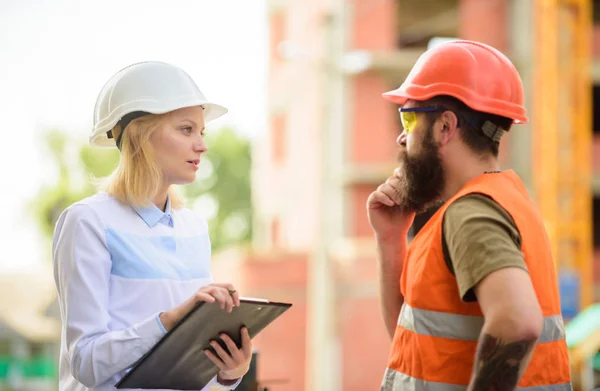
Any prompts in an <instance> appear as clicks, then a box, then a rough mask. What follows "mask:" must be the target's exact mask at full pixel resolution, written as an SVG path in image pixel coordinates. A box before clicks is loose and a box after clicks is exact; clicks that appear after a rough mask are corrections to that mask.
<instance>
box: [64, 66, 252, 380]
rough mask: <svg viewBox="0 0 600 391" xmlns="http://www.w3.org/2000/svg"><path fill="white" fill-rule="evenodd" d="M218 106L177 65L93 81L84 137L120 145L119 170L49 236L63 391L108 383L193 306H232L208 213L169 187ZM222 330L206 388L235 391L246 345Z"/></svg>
mask: <svg viewBox="0 0 600 391" xmlns="http://www.w3.org/2000/svg"><path fill="white" fill-rule="evenodd" d="M226 112H227V109H225V108H224V107H222V106H219V105H216V104H213V103H210V102H208V101H207V100H206V98H205V97H204V95H203V94H202V92H201V91H200V90H199V89H198V87H197V86H196V84H195V83H194V81H193V80H192V79H191V78H190V77H189V76H188V75H187V74H186V73H185V72H184V71H183V70H181V69H179V68H177V67H174V66H172V65H169V64H165V63H160V62H144V63H138V64H134V65H131V66H129V67H127V68H125V69H123V70H121V71H120V72H118V73H117V74H116V75H114V76H113V77H112V78H111V79H110V80H109V81H108V83H107V84H106V85H105V87H104V88H103V89H102V91H101V93H100V95H99V97H98V100H97V102H96V107H95V109H94V130H93V133H92V136H91V137H90V143H91V144H92V145H94V146H99V147H115V146H116V147H117V148H119V150H120V151H121V159H120V163H119V166H118V167H117V169H116V170H115V172H114V173H113V175H112V176H111V177H110V178H109V179H108V181H107V183H106V186H105V189H104V190H105V191H103V192H99V193H98V194H96V195H94V196H92V197H89V198H87V199H84V200H82V201H80V202H77V203H75V204H74V205H71V206H70V207H69V208H67V209H66V210H65V211H64V212H63V213H62V215H61V216H60V218H59V220H58V222H57V224H56V229H55V232H54V241H53V265H54V278H55V281H56V286H57V290H58V296H59V302H60V309H61V317H62V323H63V328H62V340H61V350H60V380H59V383H60V384H59V389H60V390H61V391H83V390H103V391H104V390H114V389H115V388H114V385H115V383H117V381H118V380H119V379H120V378H121V377H122V376H123V375H124V374H125V372H126V371H127V370H128V368H130V367H131V366H132V364H134V363H135V362H136V361H137V360H138V359H139V358H140V357H142V356H143V355H144V354H145V353H146V352H147V351H148V350H149V349H150V348H151V347H152V346H153V345H154V344H155V343H156V342H157V341H158V340H159V339H160V338H161V337H162V336H163V335H164V333H165V332H167V331H168V330H169V329H171V328H172V327H173V326H174V325H175V323H177V322H178V321H179V320H180V319H181V318H182V317H183V316H184V315H185V314H186V313H187V312H188V311H189V310H190V309H191V308H192V307H193V306H194V305H195V304H196V303H198V302H200V301H205V302H210V303H212V302H215V301H216V302H217V303H219V305H220V306H221V308H223V309H224V310H227V311H231V310H232V308H233V307H234V306H239V305H240V301H239V296H238V293H237V292H236V290H235V288H234V287H233V286H232V285H231V284H217V283H213V281H212V276H211V272H210V240H209V236H208V230H207V224H206V221H205V220H203V219H201V218H200V217H198V216H196V215H194V214H193V213H192V212H191V211H190V210H188V209H185V208H184V207H183V203H182V201H181V199H180V198H179V197H178V196H177V194H176V193H175V192H174V191H173V190H172V188H171V186H172V185H175V184H186V183H190V182H192V181H194V179H195V174H196V170H198V165H199V164H200V158H201V156H202V154H203V153H204V152H206V150H207V147H206V144H205V142H204V139H203V135H204V125H205V123H207V122H209V121H211V120H213V119H215V118H217V117H220V116H221V115H223V114H225V113H226ZM221 337H222V338H223V340H224V342H225V343H226V345H227V346H228V348H229V352H227V351H225V350H224V349H222V348H221V347H220V346H219V344H218V343H216V342H215V341H213V347H214V348H215V350H216V352H217V353H218V356H215V355H213V354H211V353H210V352H208V351H207V352H206V354H207V356H208V357H209V358H210V359H211V360H212V361H213V362H214V363H215V365H216V366H217V367H218V368H219V369H220V371H219V373H218V375H217V376H215V378H214V379H213V380H212V381H211V383H210V384H209V386H210V387H211V388H214V387H217V388H218V387H221V388H227V389H230V388H235V387H236V386H237V384H239V382H240V379H241V377H242V376H243V375H244V374H245V373H246V372H247V371H248V368H249V365H250V360H251V355H252V344H251V342H250V337H249V335H248V332H247V330H245V329H243V330H242V347H241V348H240V349H238V348H237V347H236V345H235V343H234V342H233V341H232V340H231V339H230V338H229V337H228V336H226V335H224V336H221ZM165 365H169V364H168V363H166V364H165ZM209 386H207V387H206V388H205V389H206V390H208V387H209Z"/></svg>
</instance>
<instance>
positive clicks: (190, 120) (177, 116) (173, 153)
mask: <svg viewBox="0 0 600 391" xmlns="http://www.w3.org/2000/svg"><path fill="white" fill-rule="evenodd" d="M203 135H204V113H203V109H202V107H200V106H195V107H186V108H183V109H179V110H175V111H172V112H170V113H169V114H168V115H167V116H166V118H165V120H164V121H163V123H162V124H161V125H160V126H159V127H158V128H157V129H156V130H155V131H154V132H153V133H152V135H151V136H150V143H151V144H152V148H153V150H154V153H155V156H156V160H157V162H158V164H159V165H160V167H161V168H162V171H163V178H164V181H165V185H182V184H187V183H191V182H193V181H194V180H195V179H196V171H197V170H198V165H199V164H200V156H201V155H202V154H203V153H204V152H206V151H207V149H208V148H207V147H206V143H205V142H204V137H203Z"/></svg>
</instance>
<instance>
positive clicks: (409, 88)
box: [383, 40, 528, 124]
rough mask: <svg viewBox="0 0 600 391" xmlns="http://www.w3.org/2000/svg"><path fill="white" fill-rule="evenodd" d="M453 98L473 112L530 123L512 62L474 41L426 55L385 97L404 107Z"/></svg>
mask: <svg viewBox="0 0 600 391" xmlns="http://www.w3.org/2000/svg"><path fill="white" fill-rule="evenodd" d="M438 95H450V96H453V97H454V98H456V99H459V100H461V101H462V102H463V103H464V104H466V105H467V106H469V107H470V108H472V109H473V110H477V111H481V112H484V113H490V114H496V115H500V116H502V117H507V118H511V119H512V120H513V122H514V123H516V124H524V123H527V122H528V119H527V116H526V110H525V107H524V96H523V82H522V81H521V77H520V76H519V73H518V72H517V69H516V68H515V66H514V65H513V64H512V62H511V61H510V60H509V59H508V58H507V57H506V56H505V55H504V54H502V53H501V52H500V51H499V50H497V49H495V48H493V47H491V46H489V45H485V44H483V43H480V42H474V41H465V40H459V41H451V42H447V43H444V44H442V45H439V46H437V47H435V48H433V49H429V50H427V51H426V52H424V53H423V54H422V55H421V56H420V57H419V59H418V60H417V62H416V64H415V65H414V66H413V68H412V70H411V71H410V73H409V74H408V76H407V77H406V80H405V81H404V83H402V85H401V86H400V87H399V88H398V89H396V90H394V91H389V92H386V93H385V94H383V97H384V98H385V99H387V100H389V101H392V102H394V103H397V104H399V105H404V104H405V103H406V101H407V100H409V99H410V100H417V101H422V100H426V99H430V98H433V97H434V96H438Z"/></svg>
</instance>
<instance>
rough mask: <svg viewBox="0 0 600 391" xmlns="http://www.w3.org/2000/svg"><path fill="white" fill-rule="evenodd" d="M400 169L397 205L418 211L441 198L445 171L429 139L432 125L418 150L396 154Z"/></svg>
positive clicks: (432, 140)
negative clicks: (400, 190)
mask: <svg viewBox="0 0 600 391" xmlns="http://www.w3.org/2000/svg"><path fill="white" fill-rule="evenodd" d="M398 159H399V161H400V169H401V170H402V181H401V183H402V189H403V191H402V192H401V193H400V194H398V196H399V197H400V204H399V207H400V208H403V209H405V210H410V211H414V212H417V213H421V212H424V211H426V210H427V209H428V208H429V207H430V206H432V205H433V204H435V203H436V202H438V201H440V200H441V196H442V191H443V189H444V182H445V173H444V167H443V166H442V160H441V159H440V155H439V153H438V146H437V144H436V143H435V141H434V139H433V128H429V130H428V131H427V133H426V134H425V137H424V138H423V143H422V144H421V148H420V151H419V154H418V155H416V156H409V155H408V153H407V152H406V150H402V151H400V155H399V157H398Z"/></svg>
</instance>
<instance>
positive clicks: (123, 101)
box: [90, 61, 227, 147]
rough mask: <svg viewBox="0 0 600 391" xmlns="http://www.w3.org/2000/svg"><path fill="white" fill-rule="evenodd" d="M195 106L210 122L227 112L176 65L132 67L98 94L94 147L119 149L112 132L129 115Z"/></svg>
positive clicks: (139, 64) (154, 64) (124, 70)
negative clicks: (205, 94)
mask: <svg viewBox="0 0 600 391" xmlns="http://www.w3.org/2000/svg"><path fill="white" fill-rule="evenodd" d="M192 106H202V108H203V109H204V121H205V122H206V123H208V122H209V121H212V120H214V119H215V118H218V117H220V116H222V115H223V114H225V113H227V109H226V108H225V107H223V106H220V105H217V104H214V103H211V102H209V101H208V100H206V97H205V96H204V94H203V93H202V91H200V89H199V88H198V86H197V85H196V83H195V82H194V81H193V80H192V78H191V77H190V76H189V75H188V74H187V73H185V72H184V71H183V70H182V69H180V68H178V67H176V66H174V65H171V64H166V63H164V62H157V61H148V62H141V63H137V64H133V65H130V66H128V67H126V68H124V69H122V70H120V71H119V72H117V74H115V75H114V76H113V77H111V79H110V80H109V81H108V82H107V83H106V85H105V86H104V88H102V91H101V92H100V95H98V99H97V100H96V106H95V107H94V129H93V131H92V135H91V136H90V144H91V145H93V146H97V147H115V146H116V142H115V140H114V139H113V138H112V135H111V136H110V138H109V134H108V132H109V131H110V130H112V128H114V127H115V125H116V124H117V123H118V122H119V121H120V120H121V119H122V118H123V117H125V116H126V115H128V114H132V113H136V112H144V113H151V114H163V113H167V112H169V111H173V110H177V109H181V108H184V107H192ZM134 116H135V114H134ZM138 116H139V115H138ZM134 118H135V117H134Z"/></svg>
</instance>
